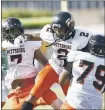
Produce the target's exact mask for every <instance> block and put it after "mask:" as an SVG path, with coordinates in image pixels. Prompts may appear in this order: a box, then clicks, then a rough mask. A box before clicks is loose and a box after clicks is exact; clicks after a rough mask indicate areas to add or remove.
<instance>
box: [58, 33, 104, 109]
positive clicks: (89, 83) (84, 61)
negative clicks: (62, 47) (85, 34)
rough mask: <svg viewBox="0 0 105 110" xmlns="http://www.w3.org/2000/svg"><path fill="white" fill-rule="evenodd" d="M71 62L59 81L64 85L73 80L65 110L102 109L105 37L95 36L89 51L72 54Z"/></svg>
mask: <svg viewBox="0 0 105 110" xmlns="http://www.w3.org/2000/svg"><path fill="white" fill-rule="evenodd" d="M67 62H68V63H67V65H66V66H65V70H64V71H63V73H62V74H61V75H60V77H59V82H60V84H61V85H63V84H65V83H67V82H68V81H70V77H71V76H73V78H72V83H71V86H70V88H69V89H68V93H67V96H66V101H65V102H64V104H63V105H62V106H61V110H62V109H66V110H67V109H68V110H70V109H72V110H76V109H89V110H90V109H99V110H101V108H102V93H104V92H105V36H102V35H99V34H97V35H94V36H92V37H91V38H90V40H89V43H88V46H87V52H81V51H71V52H70V53H68V55H67Z"/></svg>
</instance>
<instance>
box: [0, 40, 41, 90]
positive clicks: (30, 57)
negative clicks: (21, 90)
mask: <svg viewBox="0 0 105 110" xmlns="http://www.w3.org/2000/svg"><path fill="white" fill-rule="evenodd" d="M40 47H41V41H25V42H24V43H22V44H21V45H13V44H11V43H10V42H9V41H3V42H2V48H5V49H6V54H7V59H8V67H9V69H8V70H7V75H6V76H5V84H6V86H7V88H10V86H11V83H12V81H13V80H15V79H21V78H23V79H24V78H29V77H33V76H36V75H37V69H36V68H35V66H34V65H33V61H34V52H35V50H37V49H39V48H40Z"/></svg>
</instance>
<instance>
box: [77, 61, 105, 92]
mask: <svg viewBox="0 0 105 110" xmlns="http://www.w3.org/2000/svg"><path fill="white" fill-rule="evenodd" d="M84 65H86V66H88V67H87V68H86V70H85V71H84V72H83V73H82V75H81V76H80V77H79V78H78V79H77V82H80V83H81V82H84V79H85V78H86V77H87V75H88V74H89V73H90V72H91V71H92V69H93V68H94V63H93V62H89V61H86V60H81V62H80V65H79V66H80V67H83V66H84ZM101 72H104V76H102V75H101ZM95 77H96V79H97V81H93V86H94V87H95V88H96V89H98V90H99V91H102V92H105V66H104V65H99V66H97V68H96V72H95ZM99 81H100V82H101V83H99Z"/></svg>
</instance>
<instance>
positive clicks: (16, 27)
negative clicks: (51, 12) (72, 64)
mask: <svg viewBox="0 0 105 110" xmlns="http://www.w3.org/2000/svg"><path fill="white" fill-rule="evenodd" d="M2 34H3V38H4V39H5V40H4V41H3V42H2V49H3V50H4V51H3V52H4V53H5V56H4V57H5V60H6V59H7V61H6V62H5V66H7V65H8V66H7V67H8V69H7V74H6V76H5V86H6V87H7V88H8V89H9V90H10V91H9V93H8V96H7V97H8V99H7V100H6V102H5V105H4V106H3V108H2V109H12V110H15V109H20V107H21V105H22V104H23V102H24V100H25V99H26V98H27V96H28V95H29V92H30V90H31V88H32V87H33V85H34V80H35V78H36V75H37V69H36V67H35V66H34V65H33V60H34V59H36V60H38V61H39V62H40V63H41V64H43V66H45V65H46V64H47V62H48V61H47V59H46V58H45V57H44V56H43V54H42V53H41V51H40V49H39V48H40V47H41V45H42V44H41V41H27V39H28V38H27V36H24V28H23V25H22V23H21V22H20V20H19V19H17V18H14V17H10V18H8V19H6V21H5V22H4V23H3V25H2ZM34 40H35V39H34ZM37 40H38V39H37ZM39 83H40V82H39ZM46 93H47V94H43V95H42V97H43V98H39V100H37V101H34V106H37V105H46V104H50V105H51V104H53V101H54V100H56V99H57V96H56V95H55V94H54V92H53V91H51V90H50V89H47V91H46ZM46 96H47V97H48V96H49V97H52V98H51V100H50V99H47V101H46ZM2 97H4V96H2ZM43 99H44V100H45V101H46V102H47V103H46V102H45V101H44V100H43ZM52 99H53V100H52ZM53 105H54V104H53ZM53 105H52V107H53Z"/></svg>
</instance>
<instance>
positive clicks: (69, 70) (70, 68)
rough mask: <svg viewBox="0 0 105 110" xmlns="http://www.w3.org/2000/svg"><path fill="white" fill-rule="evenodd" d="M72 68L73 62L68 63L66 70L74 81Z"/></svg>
mask: <svg viewBox="0 0 105 110" xmlns="http://www.w3.org/2000/svg"><path fill="white" fill-rule="evenodd" d="M72 67H73V62H67V64H66V67H65V69H66V70H67V71H68V73H69V76H70V79H72V76H73V75H72Z"/></svg>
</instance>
